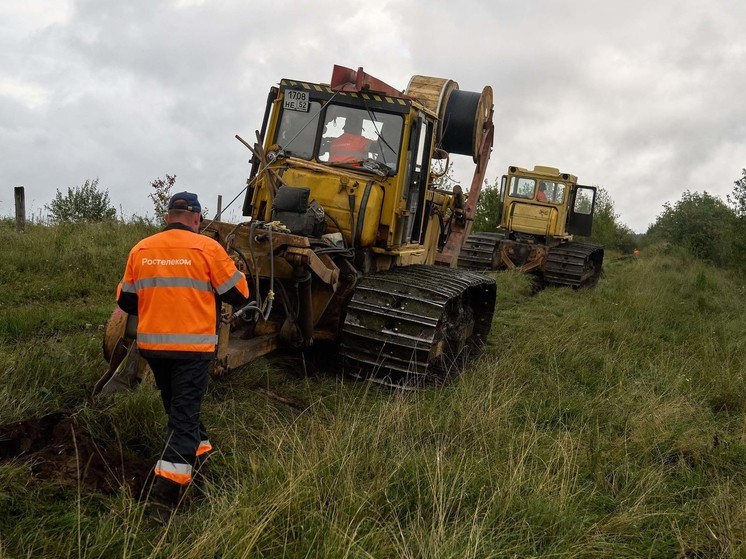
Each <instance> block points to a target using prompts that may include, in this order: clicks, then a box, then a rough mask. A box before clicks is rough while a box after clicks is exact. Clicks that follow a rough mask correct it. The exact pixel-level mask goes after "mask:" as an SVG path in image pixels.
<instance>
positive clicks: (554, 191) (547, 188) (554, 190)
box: [539, 181, 567, 204]
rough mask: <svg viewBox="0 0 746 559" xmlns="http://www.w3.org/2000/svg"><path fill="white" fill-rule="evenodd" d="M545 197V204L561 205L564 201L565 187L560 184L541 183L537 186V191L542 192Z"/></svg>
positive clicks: (551, 182)
mask: <svg viewBox="0 0 746 559" xmlns="http://www.w3.org/2000/svg"><path fill="white" fill-rule="evenodd" d="M542 188H543V192H544V194H545V195H546V197H547V199H546V201H547V202H550V203H552V204H561V203H562V202H564V200H565V190H566V188H567V187H566V186H565V184H564V183H562V182H553V181H541V182H540V185H539V189H540V190H542Z"/></svg>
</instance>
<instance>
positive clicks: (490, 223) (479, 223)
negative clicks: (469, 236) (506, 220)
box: [472, 177, 500, 231]
mask: <svg viewBox="0 0 746 559" xmlns="http://www.w3.org/2000/svg"><path fill="white" fill-rule="evenodd" d="M498 225H500V177H498V178H496V179H495V182H493V183H492V184H486V183H485V185H484V186H483V187H482V191H481V193H480V194H479V200H477V209H476V211H475V212H474V225H473V226H472V227H473V230H474V231H496V230H497V227H498Z"/></svg>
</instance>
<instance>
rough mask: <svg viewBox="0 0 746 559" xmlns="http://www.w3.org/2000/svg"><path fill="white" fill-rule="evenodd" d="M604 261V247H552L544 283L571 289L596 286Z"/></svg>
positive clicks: (584, 244) (583, 245) (581, 244)
mask: <svg viewBox="0 0 746 559" xmlns="http://www.w3.org/2000/svg"><path fill="white" fill-rule="evenodd" d="M603 259H604V247H603V245H596V244H592V243H575V242H570V243H566V244H564V245H560V246H557V247H552V248H550V249H549V254H548V255H547V259H546V262H545V263H544V282H545V283H546V284H548V285H569V286H571V287H586V286H592V285H595V284H596V282H597V281H598V278H599V277H600V275H601V267H602V265H603Z"/></svg>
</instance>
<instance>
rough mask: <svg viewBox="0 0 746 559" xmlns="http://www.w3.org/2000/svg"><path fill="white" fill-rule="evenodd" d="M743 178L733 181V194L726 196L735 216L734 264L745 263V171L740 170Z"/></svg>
mask: <svg viewBox="0 0 746 559" xmlns="http://www.w3.org/2000/svg"><path fill="white" fill-rule="evenodd" d="M742 172H743V176H742V177H741V178H740V179H738V180H736V181H733V184H734V187H733V192H732V193H731V194H730V195H728V196H727V198H726V199H727V200H728V204H729V205H730V207H731V208H732V209H733V211H734V212H735V214H736V224H735V231H734V235H735V238H734V239H733V247H734V248H733V250H734V255H733V258H734V261H735V262H734V263H736V264H738V263H740V264H745V263H746V169H742Z"/></svg>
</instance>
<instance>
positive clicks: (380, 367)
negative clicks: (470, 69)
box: [98, 66, 496, 388]
mask: <svg viewBox="0 0 746 559" xmlns="http://www.w3.org/2000/svg"><path fill="white" fill-rule="evenodd" d="M353 125H354V126H356V127H357V130H356V131H355V133H356V134H357V136H359V137H360V138H362V140H360V139H358V140H356V143H353V142H350V141H346V136H345V135H346V134H350V130H349V128H351V127H352V126H353ZM492 137H493V125H492V90H491V88H489V87H485V88H484V89H483V91H482V92H481V93H476V92H468V91H462V90H460V89H459V88H458V84H457V83H456V82H454V81H452V80H448V79H441V78H431V77H426V76H414V77H412V78H411V80H410V82H409V85H408V86H407V88H406V90H405V91H404V92H403V93H402V92H401V91H398V90H397V89H395V88H393V87H391V86H389V85H387V84H385V83H384V82H382V81H380V80H378V79H376V78H374V77H372V76H370V75H368V74H366V73H365V72H364V71H363V69H362V68H359V69H358V70H356V71H355V70H352V69H349V68H344V67H341V66H335V67H334V70H333V73H332V79H331V81H330V83H329V84H323V83H310V82H306V81H299V80H290V79H283V80H282V81H281V82H280V84H279V87H273V88H271V90H270V92H269V96H268V98H267V105H266V112H265V116H264V120H263V123H262V127H261V130H260V131H258V132H257V134H256V141H253V140H252V141H245V140H244V139H242V138H239V140H240V141H241V142H242V143H243V144H244V145H245V146H246V147H247V148H248V149H249V150H251V152H252V158H251V161H250V163H251V172H250V175H249V179H248V181H247V189H246V195H245V199H244V203H243V214H244V216H246V217H247V220H246V221H244V222H242V223H238V224H231V223H225V222H219V221H212V222H209V223H208V222H207V221H206V222H205V224H206V226H205V228H204V230H203V231H202V234H204V235H209V236H211V237H212V238H214V239H215V240H216V241H218V242H219V243H221V244H222V245H223V246H224V247H225V248H226V250H227V251H228V252H229V254H232V255H234V256H235V259H236V262H237V264H238V265H239V267H240V269H242V270H243V271H245V273H246V274H247V278H248V280H249V285H250V287H251V292H252V293H251V296H252V298H253V299H254V300H253V301H252V304H251V305H250V306H249V307H248V308H245V309H224V312H228V313H234V320H233V325H231V326H229V325H222V326H221V328H220V329H219V334H218V349H217V359H216V361H215V368H214V369H215V370H214V374H216V375H217V374H221V373H223V372H225V371H228V370H231V369H235V368H236V367H239V366H241V365H243V364H245V363H247V362H249V361H251V360H252V359H255V358H257V357H259V356H262V355H265V354H267V353H269V352H271V351H273V350H275V349H277V348H279V347H282V346H285V347H293V348H308V347H309V346H311V345H313V344H318V343H321V342H331V343H332V344H334V345H333V347H335V348H337V349H338V354H339V356H340V357H341V359H340V364H341V366H342V369H343V371H344V372H345V373H347V374H349V375H352V376H355V377H360V378H366V379H371V380H374V381H375V382H378V383H381V384H386V385H391V386H394V387H401V388H418V387H422V386H428V385H438V384H441V383H443V382H445V381H446V380H447V379H448V378H449V377H450V376H452V375H455V374H458V373H459V372H460V371H461V369H462V367H463V364H464V362H465V361H466V360H468V359H469V358H471V357H474V356H476V355H478V354H479V352H480V351H481V348H482V346H483V344H484V343H485V341H486V339H487V336H488V333H489V331H490V325H491V322H492V314H493V311H494V305H495V289H496V288H495V282H494V280H493V279H490V278H488V277H486V276H485V275H483V274H478V273H474V272H470V271H468V270H463V269H457V268H456V267H455V262H456V259H457V258H458V254H459V251H460V249H461V245H462V244H463V242H464V239H465V238H466V237H467V235H468V233H469V227H470V224H471V217H472V216H473V213H474V205H473V204H470V203H469V201H468V200H464V198H463V196H461V195H460V190H459V189H455V192H450V191H444V190H438V189H436V188H435V187H434V186H433V180H434V175H433V172H432V171H431V162H432V161H433V160H434V159H443V158H447V157H449V156H450V155H451V154H459V155H467V156H471V157H472V159H473V161H474V163H475V171H474V176H473V179H472V184H471V189H472V191H476V192H477V193H478V191H479V188H481V185H482V183H483V182H484V175H485V170H486V167H487V162H488V160H489V156H490V151H491V147H492ZM237 138H238V136H237ZM340 144H343V146H342V149H341V150H340V149H339V145H340ZM353 152H354V153H353ZM473 199H474V200H476V198H473ZM127 322H128V317H127V316H126V315H124V313H122V312H120V311H118V312H115V314H114V315H113V316H112V319H110V321H109V324H108V325H107V332H106V340H105V344H104V345H105V354H106V355H107V358H109V359H110V368H109V372H108V375H109V377H110V379H111V378H113V379H115V381H116V378H117V377H120V376H121V369H122V367H121V366H120V365H119V361H121V358H122V355H123V354H124V353H125V352H126V351H127V350H128V349H129V348H130V347H132V342H131V341H130V339H131V337H132V335H133V333H132V332H131V331H130V333H129V336H128V335H127V334H126V332H125V325H126V323H127ZM129 322H130V326H131V322H132V320H129ZM118 366H119V368H120V373H116V369H117V367H118ZM143 369H144V362H143V361H142V360H141V361H140V363H139V366H138V371H137V372H136V373H135V374H134V376H141V375H142V374H143ZM110 379H109V380H110ZM109 380H107V379H106V377H105V378H104V379H102V381H101V382H100V383H99V387H98V388H101V387H103V386H106V385H107V383H108V385H109V386H114V384H116V382H115V381H113V382H109ZM120 384H121V383H120Z"/></svg>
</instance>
